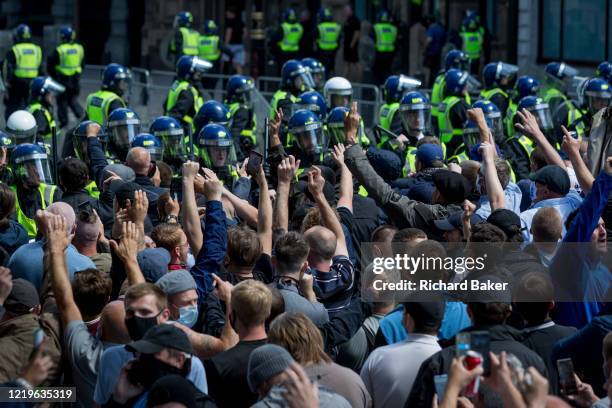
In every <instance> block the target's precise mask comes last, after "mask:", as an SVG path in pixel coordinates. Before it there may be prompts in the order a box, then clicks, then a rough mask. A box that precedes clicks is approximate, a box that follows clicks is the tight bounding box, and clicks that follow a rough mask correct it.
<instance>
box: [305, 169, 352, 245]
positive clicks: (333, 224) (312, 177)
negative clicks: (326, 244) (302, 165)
mask: <svg viewBox="0 0 612 408" xmlns="http://www.w3.org/2000/svg"><path fill="white" fill-rule="evenodd" d="M324 185H325V179H324V178H323V176H321V169H319V168H318V167H316V166H313V167H312V170H311V171H310V172H308V190H309V191H310V193H311V194H312V196H313V197H314V199H315V202H316V203H317V207H319V211H320V212H321V221H322V223H323V225H324V226H326V227H327V228H329V229H330V230H331V231H332V232H333V233H334V235H335V236H336V242H337V244H336V252H335V253H334V255H344V256H348V249H347V248H346V240H345V238H344V231H343V230H342V225H341V224H340V221H338V218H337V217H336V214H335V213H334V210H332V208H331V207H330V206H329V203H328V202H327V199H326V198H325V195H324V194H323V186H324Z"/></svg>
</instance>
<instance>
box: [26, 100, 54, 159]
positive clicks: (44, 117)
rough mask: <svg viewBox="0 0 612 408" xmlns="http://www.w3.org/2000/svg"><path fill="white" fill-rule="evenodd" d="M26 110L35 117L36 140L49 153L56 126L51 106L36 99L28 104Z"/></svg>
mask: <svg viewBox="0 0 612 408" xmlns="http://www.w3.org/2000/svg"><path fill="white" fill-rule="evenodd" d="M26 110H27V111H28V112H30V113H31V114H32V116H34V119H36V126H37V130H36V136H37V137H36V139H37V140H36V141H37V142H38V143H39V144H40V143H42V144H43V145H44V146H45V148H46V150H47V154H51V151H52V150H51V149H52V140H53V137H52V136H53V131H54V130H56V128H57V125H56V123H55V119H53V114H52V112H51V108H50V107H48V106H46V104H45V105H43V103H41V102H39V101H36V102H33V103H31V104H29V105H28V106H27V108H26Z"/></svg>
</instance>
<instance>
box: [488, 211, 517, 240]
mask: <svg viewBox="0 0 612 408" xmlns="http://www.w3.org/2000/svg"><path fill="white" fill-rule="evenodd" d="M487 222H488V223H489V224H493V225H495V226H496V227H498V228H499V229H501V230H502V231H504V233H505V234H506V236H507V237H508V238H511V237H513V236H514V235H516V234H519V233H520V232H521V230H522V228H521V218H520V217H519V216H518V214H517V213H515V212H514V211H511V210H508V209H506V208H499V209H497V210H495V211H493V212H492V213H491V215H489V218H487ZM512 226H516V227H517V228H516V229H513V228H512Z"/></svg>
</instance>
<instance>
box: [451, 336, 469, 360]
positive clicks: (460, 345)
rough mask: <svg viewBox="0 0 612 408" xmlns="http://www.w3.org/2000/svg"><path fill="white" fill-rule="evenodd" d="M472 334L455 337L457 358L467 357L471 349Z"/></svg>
mask: <svg viewBox="0 0 612 408" xmlns="http://www.w3.org/2000/svg"><path fill="white" fill-rule="evenodd" d="M470 337H471V336H470V333H457V335H456V336H455V356H456V357H461V356H465V355H466V354H467V352H468V350H469V349H470Z"/></svg>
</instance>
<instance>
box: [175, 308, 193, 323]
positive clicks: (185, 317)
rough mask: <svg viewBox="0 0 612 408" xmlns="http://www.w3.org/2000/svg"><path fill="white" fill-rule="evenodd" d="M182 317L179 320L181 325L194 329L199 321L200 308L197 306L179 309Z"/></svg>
mask: <svg viewBox="0 0 612 408" xmlns="http://www.w3.org/2000/svg"><path fill="white" fill-rule="evenodd" d="M179 313H180V317H179V319H178V320H177V322H179V323H180V324H182V325H184V326H187V327H193V325H194V324H196V322H197V321H198V307H197V306H185V307H180V308H179Z"/></svg>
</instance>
